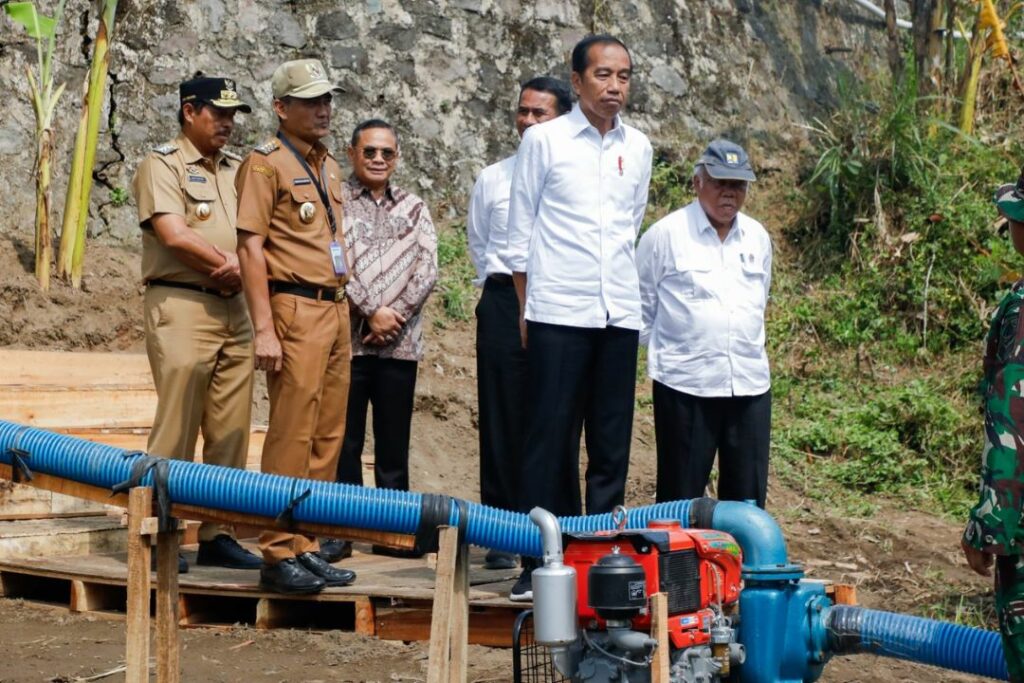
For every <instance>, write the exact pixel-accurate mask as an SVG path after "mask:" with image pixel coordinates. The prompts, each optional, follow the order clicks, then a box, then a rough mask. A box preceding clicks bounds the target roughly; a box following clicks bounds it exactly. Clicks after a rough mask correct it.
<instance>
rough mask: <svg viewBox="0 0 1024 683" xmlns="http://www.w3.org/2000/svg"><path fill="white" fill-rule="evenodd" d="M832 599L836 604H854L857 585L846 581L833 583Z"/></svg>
mask: <svg viewBox="0 0 1024 683" xmlns="http://www.w3.org/2000/svg"><path fill="white" fill-rule="evenodd" d="M832 600H833V601H834V602H835V603H836V604H837V605H856V604H857V587H856V586H853V585H850V584H848V583H837V584H835V586H834V594H833V597H832Z"/></svg>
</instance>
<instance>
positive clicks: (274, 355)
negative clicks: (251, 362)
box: [253, 329, 282, 372]
mask: <svg viewBox="0 0 1024 683" xmlns="http://www.w3.org/2000/svg"><path fill="white" fill-rule="evenodd" d="M253 346H254V347H255V354H256V361H255V364H256V369H257V370H266V371H267V372H280V371H281V356H282V354H281V342H280V341H279V340H278V338H277V334H276V333H275V332H274V330H273V329H269V330H265V331H263V332H256V336H255V338H254V339H253Z"/></svg>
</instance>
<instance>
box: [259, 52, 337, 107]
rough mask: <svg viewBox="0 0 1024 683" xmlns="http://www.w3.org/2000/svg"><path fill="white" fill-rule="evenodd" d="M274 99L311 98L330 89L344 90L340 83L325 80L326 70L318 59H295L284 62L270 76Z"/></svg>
mask: <svg viewBox="0 0 1024 683" xmlns="http://www.w3.org/2000/svg"><path fill="white" fill-rule="evenodd" d="M270 89H271V91H272V92H273V94H274V99H278V100H279V99H281V98H282V97H298V98H301V99H311V98H313V97H320V96H321V95H323V94H326V93H329V92H331V91H332V90H336V91H338V92H345V89H344V88H342V87H341V86H340V85H337V84H335V83H331V82H330V81H329V80H327V70H326V69H325V68H324V65H323V64H321V63H320V60H319V59H296V60H293V61H290V62H285V63H284V64H282V65H281V66H279V67H277V69H275V70H274V75H273V76H271V78H270Z"/></svg>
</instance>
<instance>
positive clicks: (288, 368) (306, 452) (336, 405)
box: [260, 292, 352, 564]
mask: <svg viewBox="0 0 1024 683" xmlns="http://www.w3.org/2000/svg"><path fill="white" fill-rule="evenodd" d="M270 310H271V313H272V314H273V317H274V330H275V331H276V332H277V338H278V339H279V340H280V341H281V351H282V356H283V357H282V365H281V371H280V372H268V373H267V388H268V390H269V394H270V425H269V426H268V428H267V438H266V441H265V442H264V444H263V471H264V472H269V473H272V474H283V475H286V476H290V477H301V478H305V479H318V480H321V481H334V478H335V473H336V471H337V467H338V454H339V453H340V452H341V442H342V439H343V438H344V437H345V410H346V408H347V405H348V387H349V380H350V369H351V360H352V340H351V339H350V338H349V319H348V302H347V301H340V302H333V301H316V300H314V299H307V298H305V297H299V296H295V295H294V294H285V293H283V292H282V293H279V294H274V295H273V296H271V298H270ZM299 493H301V491H300V492H299ZM319 549H320V544H319V542H318V541H317V539H316V537H315V536H307V535H304V534H294V533H291V532H287V531H280V530H276V529H274V530H267V531H264V532H263V533H262V534H260V550H261V551H262V552H263V560H264V561H265V562H266V563H267V564H276V563H278V562H280V561H281V560H286V559H288V558H290V557H295V556H296V555H301V554H302V553H306V552H316V551H317V550H319Z"/></svg>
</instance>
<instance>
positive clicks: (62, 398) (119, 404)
mask: <svg viewBox="0 0 1024 683" xmlns="http://www.w3.org/2000/svg"><path fill="white" fill-rule="evenodd" d="M155 414H156V391H155V390H153V389H146V388H139V387H113V386H111V387H96V388H92V389H90V388H85V389H68V388H64V387H42V388H29V387H0V416H3V419H5V420H10V421H11V422H20V423H23V424H28V425H32V426H33V427H148V426H150V425H151V424H153V417H154V415H155Z"/></svg>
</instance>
